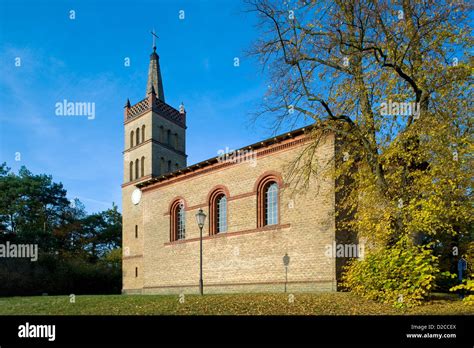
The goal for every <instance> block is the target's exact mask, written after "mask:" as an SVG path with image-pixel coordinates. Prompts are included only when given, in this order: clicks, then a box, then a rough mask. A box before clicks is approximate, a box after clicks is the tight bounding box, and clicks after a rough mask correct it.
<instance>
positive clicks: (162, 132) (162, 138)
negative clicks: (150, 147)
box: [159, 126, 165, 143]
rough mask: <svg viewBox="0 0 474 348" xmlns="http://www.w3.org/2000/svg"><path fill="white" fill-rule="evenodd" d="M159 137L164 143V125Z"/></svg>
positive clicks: (161, 127)
mask: <svg viewBox="0 0 474 348" xmlns="http://www.w3.org/2000/svg"><path fill="white" fill-rule="evenodd" d="M159 138H160V141H161V142H162V143H164V142H165V129H164V128H163V126H160V136H159Z"/></svg>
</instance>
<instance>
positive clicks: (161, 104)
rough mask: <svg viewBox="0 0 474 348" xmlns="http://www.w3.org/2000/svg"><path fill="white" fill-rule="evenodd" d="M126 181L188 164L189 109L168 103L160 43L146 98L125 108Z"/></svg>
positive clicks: (128, 103)
mask: <svg viewBox="0 0 474 348" xmlns="http://www.w3.org/2000/svg"><path fill="white" fill-rule="evenodd" d="M124 126H125V149H124V183H129V182H139V181H142V180H145V179H149V178H151V177H159V176H161V175H163V174H167V173H170V172H174V171H176V170H178V169H181V168H184V167H186V157H187V155H186V112H185V110H184V107H183V105H181V106H180V110H179V111H178V110H176V109H175V108H173V107H172V106H170V105H168V104H166V102H165V94H164V90H163V81H162V78H161V71H160V57H159V56H158V54H157V53H156V47H155V46H154V47H153V52H152V54H151V55H150V64H149V68H148V83H147V89H146V95H145V99H143V100H141V101H139V102H138V103H136V104H135V105H130V101H127V104H126V106H125V111H124Z"/></svg>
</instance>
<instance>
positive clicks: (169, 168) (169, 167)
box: [168, 161, 171, 173]
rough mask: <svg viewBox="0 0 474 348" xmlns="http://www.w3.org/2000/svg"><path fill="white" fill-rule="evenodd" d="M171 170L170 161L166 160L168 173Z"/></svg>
mask: <svg viewBox="0 0 474 348" xmlns="http://www.w3.org/2000/svg"><path fill="white" fill-rule="evenodd" d="M169 172H171V161H168V173H169Z"/></svg>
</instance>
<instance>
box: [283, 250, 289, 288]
mask: <svg viewBox="0 0 474 348" xmlns="http://www.w3.org/2000/svg"><path fill="white" fill-rule="evenodd" d="M289 264H290V257H289V256H288V254H287V253H285V256H283V265H285V292H286V284H287V283H288V265H289Z"/></svg>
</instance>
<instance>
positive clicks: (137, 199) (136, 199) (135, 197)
mask: <svg viewBox="0 0 474 348" xmlns="http://www.w3.org/2000/svg"><path fill="white" fill-rule="evenodd" d="M141 198H142V191H140V189H138V188H136V189H135V190H133V192H132V203H133V204H135V205H137V204H138V203H140V199H141Z"/></svg>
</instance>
